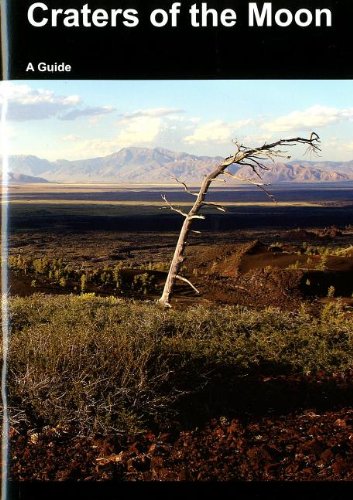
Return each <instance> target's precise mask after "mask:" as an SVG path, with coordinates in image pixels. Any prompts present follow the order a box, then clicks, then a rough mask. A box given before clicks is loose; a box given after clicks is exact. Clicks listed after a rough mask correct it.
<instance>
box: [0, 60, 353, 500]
mask: <svg viewBox="0 0 353 500" xmlns="http://www.w3.org/2000/svg"><path fill="white" fill-rule="evenodd" d="M58 64H59V63H58ZM352 96H353V80H344V79H327V80H325V79H322V80H317V79H283V80H281V79H243V80H241V79H240V80H237V79H235V78H232V79H182V80H180V79H165V80H152V79H140V80H135V79H128V80H117V79H114V80H98V79H96V80H91V79H89V80H55V79H52V80H51V79H43V80H36V79H35V80H30V79H28V80H8V81H2V82H1V83H0V105H1V106H2V108H3V111H2V113H3V115H2V116H3V120H2V122H1V133H2V142H1V147H2V151H1V155H2V158H3V169H2V205H1V206H2V244H3V249H2V293H3V305H2V313H3V314H4V313H5V318H4V317H3V323H2V324H3V336H4V335H5V338H4V337H3V349H4V346H5V348H6V356H5V358H6V365H4V363H3V377H2V384H3V386H2V396H3V403H4V402H5V407H6V414H5V419H4V421H5V424H3V443H2V444H3V453H2V461H3V477H4V474H5V476H7V477H8V479H9V481H10V483H9V484H10V485H11V483H13V484H16V485H18V484H21V483H22V484H23V483H28V484H33V482H46V483H48V482H53V483H59V482H60V483H61V482H64V483H65V482H66V483H67V482H71V483H74V482H88V483H89V484H91V483H101V484H102V483H104V482H109V481H117V482H121V483H128V482H140V483H141V482H143V483H146V484H147V483H150V482H163V483H164V482H184V483H185V484H186V483H188V484H189V483H203V482H210V484H211V482H212V483H213V482H233V483H234V484H242V483H249V482H250V483H254V484H255V483H258V482H266V483H273V484H274V483H278V484H282V483H290V482H293V483H296V484H298V483H305V482H321V483H323V482H341V481H342V482H347V484H348V482H349V481H352V479H353V403H352V402H353V399H352V395H353V384H352V374H353V102H352ZM4 107H6V109H5V110H4ZM4 374H5V380H4ZM4 383H6V387H5V386H4ZM4 398H5V399H4ZM4 425H5V427H4ZM4 429H5V431H6V432H4ZM4 450H5V451H4ZM4 460H5V462H6V464H4ZM3 486H4V482H3ZM324 488H325V485H324ZM234 491H236V490H234ZM276 498H277V497H276ZM332 498H333V497H332Z"/></svg>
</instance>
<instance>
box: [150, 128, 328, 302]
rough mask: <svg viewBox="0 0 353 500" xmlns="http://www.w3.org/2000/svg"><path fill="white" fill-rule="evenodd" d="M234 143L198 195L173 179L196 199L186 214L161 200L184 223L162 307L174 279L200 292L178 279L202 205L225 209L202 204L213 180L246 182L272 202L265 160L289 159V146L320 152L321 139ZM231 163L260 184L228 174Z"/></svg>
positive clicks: (314, 137) (219, 206)
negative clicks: (231, 151) (252, 144)
mask: <svg viewBox="0 0 353 500" xmlns="http://www.w3.org/2000/svg"><path fill="white" fill-rule="evenodd" d="M234 144H235V146H236V152H235V153H234V155H233V156H229V157H227V158H225V159H224V160H223V161H222V162H221V163H220V164H218V165H217V166H215V167H214V169H213V170H212V171H211V172H210V173H209V174H208V175H206V176H205V178H204V179H203V181H202V184H201V186H200V189H199V191H198V192H197V193H196V192H192V191H191V190H190V189H189V188H188V186H187V185H186V184H185V183H184V182H181V181H180V180H179V179H176V180H177V182H179V183H180V184H182V185H183V187H184V189H185V191H186V192H187V193H189V194H190V195H192V196H194V197H195V198H196V199H195V202H194V204H193V205H192V207H191V209H190V210H189V212H187V213H186V212H184V211H183V210H181V209H180V208H177V207H174V206H173V205H172V204H170V203H169V202H168V200H167V198H166V196H165V195H162V198H163V200H164V202H165V203H166V205H167V206H166V208H169V209H170V210H173V211H174V212H177V213H179V214H180V215H182V216H183V217H184V223H183V225H182V227H181V230H180V234H179V238H178V242H177V244H176V247H175V251H174V256H173V258H172V261H171V264H170V268H169V272H168V276H167V279H166V282H165V284H164V289H163V293H162V296H161V297H160V299H159V301H158V302H159V303H160V304H161V305H162V306H164V307H171V305H170V298H171V295H172V293H173V289H174V285H175V283H176V281H177V280H181V281H184V282H186V283H188V284H189V285H190V287H191V288H192V289H193V290H194V291H195V292H196V293H197V294H198V293H199V291H198V290H197V289H196V287H195V286H194V285H193V284H192V283H191V282H190V281H189V280H188V279H186V278H185V277H183V276H180V274H179V273H180V269H181V266H182V263H183V261H184V258H185V257H184V252H185V246H186V243H187V239H188V236H189V233H190V231H191V226H192V222H193V221H194V220H195V219H204V218H205V217H204V215H202V214H200V213H199V212H200V210H201V209H202V208H203V207H205V206H206V207H207V206H211V207H214V208H216V209H217V210H221V211H222V212H225V209H224V207H222V206H221V205H218V204H216V203H211V202H207V201H205V198H206V194H207V192H208V189H209V187H210V186H211V184H212V182H214V181H216V180H217V179H218V177H219V176H220V175H228V176H230V177H232V178H234V179H237V180H239V181H247V182H251V183H252V184H255V185H256V186H258V187H259V188H260V189H262V190H263V191H264V192H265V193H266V194H267V195H268V196H269V197H270V198H272V199H273V196H272V195H271V194H270V193H269V192H268V191H267V189H266V184H264V183H262V182H261V171H263V170H270V167H269V166H268V165H267V164H266V163H264V162H266V161H272V162H274V161H275V159H276V158H285V159H290V156H288V154H287V153H286V152H285V151H282V150H281V149H279V148H280V147H281V146H284V147H288V146H294V145H297V144H305V145H307V147H308V148H307V151H312V152H314V153H318V152H319V151H320V147H319V144H320V138H319V136H318V135H317V134H316V133H315V132H312V133H311V135H310V137H309V138H303V137H293V138H289V139H280V140H278V141H276V142H273V143H271V144H266V143H265V144H264V145H263V146H260V147H258V148H249V147H247V146H243V145H242V144H239V143H237V142H235V143H234ZM233 164H235V165H238V166H239V167H243V166H248V167H250V168H251V170H252V171H253V172H254V174H255V175H256V176H257V178H259V181H258V182H257V180H256V179H255V180H254V179H252V178H248V179H245V178H242V177H238V176H237V175H235V174H233V173H231V172H229V170H227V169H228V167H230V166H231V165H233Z"/></svg>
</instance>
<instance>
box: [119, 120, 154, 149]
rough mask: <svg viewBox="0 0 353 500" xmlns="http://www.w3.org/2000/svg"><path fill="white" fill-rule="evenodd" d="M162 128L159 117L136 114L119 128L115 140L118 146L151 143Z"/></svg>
mask: <svg viewBox="0 0 353 500" xmlns="http://www.w3.org/2000/svg"><path fill="white" fill-rule="evenodd" d="M162 129H163V122H162V119H161V118H160V117H152V116H137V117H135V118H133V119H130V120H129V121H128V122H127V123H126V124H124V127H123V128H122V129H121V130H120V132H119V134H118V136H117V138H116V141H117V143H118V144H119V145H120V147H126V146H137V145H142V144H149V143H152V142H153V141H154V140H156V138H157V137H158V135H159V133H160V132H161V131H162Z"/></svg>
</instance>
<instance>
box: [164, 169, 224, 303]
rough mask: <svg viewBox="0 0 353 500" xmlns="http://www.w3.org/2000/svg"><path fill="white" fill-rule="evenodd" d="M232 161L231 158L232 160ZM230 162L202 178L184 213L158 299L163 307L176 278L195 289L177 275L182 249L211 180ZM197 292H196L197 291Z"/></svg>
mask: <svg viewBox="0 0 353 500" xmlns="http://www.w3.org/2000/svg"><path fill="white" fill-rule="evenodd" d="M231 163H233V160H232V162H231ZM231 163H229V162H227V161H224V162H223V163H221V164H220V165H218V166H217V167H216V168H215V169H214V170H213V171H212V172H211V173H210V174H208V175H207V177H205V178H204V180H203V182H202V184H201V187H200V190H199V192H198V194H197V195H196V196H197V198H196V200H195V203H194V204H193V206H192V207H191V209H190V211H189V213H188V214H185V215H184V216H185V220H184V223H183V225H182V228H181V231H180V234H179V238H178V242H177V244H176V247H175V251H174V256H173V259H172V261H171V264H170V267H169V272H168V276H167V279H166V282H165V284H164V289H163V293H162V296H161V298H160V299H159V301H158V302H159V303H160V304H161V305H163V306H164V307H170V303H169V301H170V297H171V294H172V291H173V288H174V285H175V282H176V280H177V279H181V280H182V281H186V282H187V283H188V284H189V285H190V286H191V287H192V288H193V289H194V290H195V291H197V290H196V288H195V287H194V286H193V285H192V284H191V283H190V281H188V280H186V279H185V278H182V277H181V276H179V271H180V268H181V265H182V263H183V261H184V251H185V246H186V241H187V238H188V235H189V232H190V229H191V224H192V221H193V220H194V219H204V217H203V216H200V215H198V212H199V211H200V209H201V207H202V206H203V205H205V201H204V200H205V196H206V193H207V191H208V188H209V187H210V185H211V182H212V181H213V180H214V179H215V178H216V177H218V175H219V174H221V173H222V172H223V170H225V169H226V168H227V167H228V166H229V165H230V164H231ZM197 293H198V292H197Z"/></svg>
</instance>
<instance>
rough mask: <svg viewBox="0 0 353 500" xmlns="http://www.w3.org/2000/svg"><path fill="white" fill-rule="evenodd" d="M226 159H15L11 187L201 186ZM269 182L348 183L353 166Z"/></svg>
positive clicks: (140, 154)
mask: <svg viewBox="0 0 353 500" xmlns="http://www.w3.org/2000/svg"><path fill="white" fill-rule="evenodd" d="M222 160H223V158H222V157H211V156H196V155H191V154H188V153H178V152H174V151H169V150H167V149H162V148H154V149H149V148H137V147H130V148H123V149H121V150H120V151H118V152H117V153H113V154H110V155H108V156H103V157H97V158H90V159H86V160H74V161H69V160H56V161H49V160H45V159H42V158H38V157H36V156H29V155H17V156H10V158H9V170H10V182H13V183H25V182H46V181H48V182H62V183H117V184H119V183H129V184H133V183H144V184H145V183H149V184H153V183H154V184H170V183H172V182H174V181H175V178H178V179H180V180H182V181H184V182H186V183H188V184H199V183H200V180H201V179H202V178H203V176H204V175H205V174H207V173H209V172H210V170H211V169H212V167H213V166H214V165H216V164H217V163H219V162H220V161H222ZM268 166H269V170H266V171H263V172H262V177H263V180H264V181H265V182H271V183H281V182H344V181H349V180H353V160H352V161H348V162H330V161H315V162H314V161H303V162H302V161H301V162H299V161H293V162H288V163H282V162H277V163H274V164H272V163H271V164H269V165H268ZM232 169H233V170H232V171H233V173H236V174H237V176H238V177H242V178H249V177H251V178H254V173H253V172H252V171H251V169H250V168H249V167H246V166H245V167H237V166H235V165H233V167H232Z"/></svg>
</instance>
